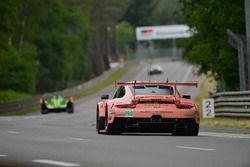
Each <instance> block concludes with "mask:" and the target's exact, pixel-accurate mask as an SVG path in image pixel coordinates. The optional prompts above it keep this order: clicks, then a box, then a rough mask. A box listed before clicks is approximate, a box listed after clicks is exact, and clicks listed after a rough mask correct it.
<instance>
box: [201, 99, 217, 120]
mask: <svg viewBox="0 0 250 167" xmlns="http://www.w3.org/2000/svg"><path fill="white" fill-rule="evenodd" d="M202 109H203V118H214V117H215V114H214V99H203V103H202Z"/></svg>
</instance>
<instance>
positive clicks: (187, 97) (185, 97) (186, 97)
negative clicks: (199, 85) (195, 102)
mask: <svg viewBox="0 0 250 167" xmlns="http://www.w3.org/2000/svg"><path fill="white" fill-rule="evenodd" d="M182 98H184V99H191V96H190V95H183V96H182Z"/></svg>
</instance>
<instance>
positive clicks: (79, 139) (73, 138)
mask: <svg viewBox="0 0 250 167" xmlns="http://www.w3.org/2000/svg"><path fill="white" fill-rule="evenodd" d="M70 139H71V140H76V141H91V139H83V138H77V137H71V138H70Z"/></svg>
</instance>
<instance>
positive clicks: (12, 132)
mask: <svg viewBox="0 0 250 167" xmlns="http://www.w3.org/2000/svg"><path fill="white" fill-rule="evenodd" d="M8 133H9V134H16V135H17V134H20V133H21V132H17V131H8Z"/></svg>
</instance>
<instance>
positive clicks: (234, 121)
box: [196, 77, 250, 129]
mask: <svg viewBox="0 0 250 167" xmlns="http://www.w3.org/2000/svg"><path fill="white" fill-rule="evenodd" d="M215 84H216V82H215V81H214V79H213V78H212V77H206V79H205V81H204V83H203V84H202V86H201V91H200V94H199V96H198V97H197V99H196V101H197V102H198V103H199V105H200V109H201V112H202V100H203V99H204V98H208V97H209V91H210V89H211V87H214V86H215ZM201 116H202V113H201ZM201 125H202V126H210V127H229V128H240V129H250V119H249V118H232V117H216V118H209V119H204V118H201Z"/></svg>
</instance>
